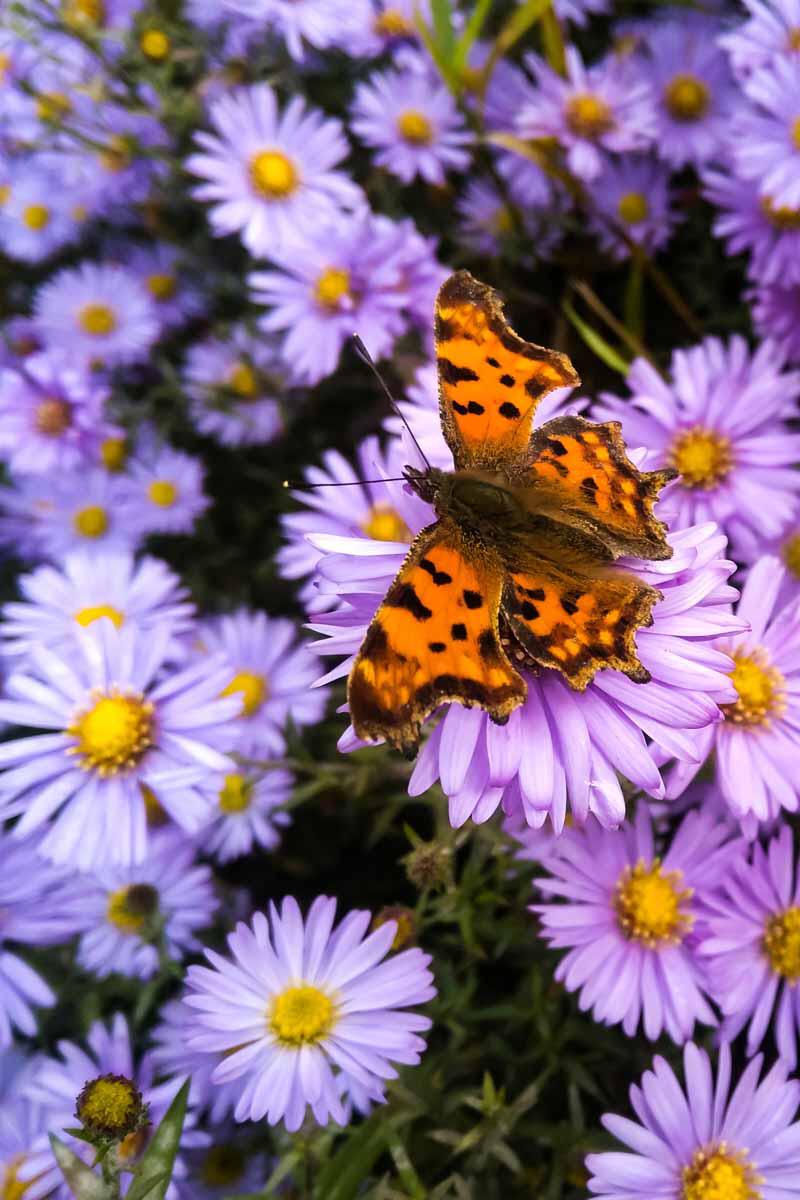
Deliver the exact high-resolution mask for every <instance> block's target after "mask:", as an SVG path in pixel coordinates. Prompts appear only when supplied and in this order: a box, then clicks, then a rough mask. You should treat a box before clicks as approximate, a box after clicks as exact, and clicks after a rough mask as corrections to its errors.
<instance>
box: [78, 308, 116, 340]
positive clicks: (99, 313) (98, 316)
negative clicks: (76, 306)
mask: <svg viewBox="0 0 800 1200" xmlns="http://www.w3.org/2000/svg"><path fill="white" fill-rule="evenodd" d="M78 324H79V325H80V326H81V328H82V329H84V330H85V331H86V333H91V334H93V335H94V336H95V337H107V336H108V334H109V333H113V332H114V330H115V329H116V328H117V318H116V314H115V313H114V310H113V309H112V308H109V306H108V305H107V304H85V305H84V306H83V308H82V309H81V310H80V312H79V313H78Z"/></svg>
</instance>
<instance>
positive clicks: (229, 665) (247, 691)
mask: <svg viewBox="0 0 800 1200" xmlns="http://www.w3.org/2000/svg"><path fill="white" fill-rule="evenodd" d="M295 633H296V631H295V626H294V624H293V623H292V622H291V621H288V620H285V619H283V618H280V617H268V616H267V615H266V613H263V612H249V611H248V610H247V609H244V608H240V609H239V610H238V611H237V612H234V613H230V614H228V615H227V616H223V617H214V618H212V619H211V620H208V621H204V622H202V623H201V625H200V627H199V633H198V640H199V643H200V645H201V646H202V653H201V654H200V659H199V662H198V664H197V666H196V667H195V671H198V670H199V669H200V668H201V667H202V665H203V664H204V663H207V661H208V655H213V656H214V660H215V661H217V662H222V663H224V671H223V675H222V682H221V683H220V684H219V689H218V690H219V691H220V692H221V694H222V695H223V696H226V697H235V702H234V712H235V713H237V712H238V715H237V718H236V720H235V721H234V722H233V724H232V725H231V726H229V727H228V730H227V733H228V735H229V740H230V743H231V746H232V747H233V748H235V749H236V751H237V752H238V753H239V754H243V755H249V756H252V757H254V758H258V759H264V758H269V757H270V756H273V755H274V756H279V755H281V754H282V753H283V751H284V740H283V732H284V729H285V727H286V723H287V721H288V720H289V719H291V721H292V722H293V724H294V725H295V726H296V727H297V728H302V727H303V726H304V725H313V724H314V723H315V722H316V721H319V720H320V718H321V717H322V714H323V712H324V710H325V704H326V700H327V697H326V695H325V693H324V692H321V691H315V690H313V689H312V688H311V684H312V683H313V681H314V679H315V677H316V674H317V672H316V663H315V661H314V657H313V655H312V654H311V653H310V652H309V650H308V648H307V647H306V645H304V644H303V643H297V642H296V641H295ZM230 702H231V701H229V703H230ZM0 753H1V751H0ZM223 770H231V767H230V766H223Z"/></svg>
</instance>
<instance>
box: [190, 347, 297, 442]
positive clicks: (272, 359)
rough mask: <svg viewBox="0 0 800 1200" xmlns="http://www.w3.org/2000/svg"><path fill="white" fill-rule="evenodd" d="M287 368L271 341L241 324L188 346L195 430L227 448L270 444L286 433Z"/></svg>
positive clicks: (192, 414)
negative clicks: (282, 400) (283, 407)
mask: <svg viewBox="0 0 800 1200" xmlns="http://www.w3.org/2000/svg"><path fill="white" fill-rule="evenodd" d="M286 375H287V368H286V364H285V363H284V361H283V357H282V355H281V353H280V348H279V346H278V345H277V344H276V341H275V340H273V339H268V338H264V337H253V336H252V335H251V334H250V333H248V332H247V330H246V329H245V328H244V326H241V325H239V326H237V327H236V328H234V329H233V330H231V332H230V334H228V335H227V336H226V337H215V338H209V339H208V340H207V341H203V342H195V343H194V344H193V345H192V346H190V347H189V351H188V353H187V355H186V364H185V366H184V369H183V379H184V387H185V390H186V393H187V395H188V396H189V397H190V399H191V404H190V409H189V411H190V415H191V418H192V421H193V422H194V425H195V428H196V429H197V430H198V431H199V432H200V433H204V434H206V435H208V436H209V437H213V438H216V439H217V441H219V442H221V443H222V445H224V446H257V445H261V444H263V443H264V442H271V441H272V440H273V439H274V438H276V437H277V436H278V435H279V434H280V433H281V431H282V429H283V421H282V418H281V410H280V405H279V398H280V397H282V396H283V395H284V393H285V391H286V390H287V387H288V384H287V380H286Z"/></svg>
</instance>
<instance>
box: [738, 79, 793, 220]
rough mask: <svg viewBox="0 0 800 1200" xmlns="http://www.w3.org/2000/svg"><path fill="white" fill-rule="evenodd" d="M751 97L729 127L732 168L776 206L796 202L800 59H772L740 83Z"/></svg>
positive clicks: (791, 206)
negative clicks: (751, 182) (749, 104)
mask: <svg viewBox="0 0 800 1200" xmlns="http://www.w3.org/2000/svg"><path fill="white" fill-rule="evenodd" d="M742 87H743V89H744V92H745V95H746V96H747V98H748V99H749V100H750V101H751V102H752V107H751V106H747V107H744V108H742V109H740V111H739V112H738V114H737V116H736V118H735V120H734V121H733V123H732V126H731V140H730V152H731V156H732V159H733V166H734V170H735V172H736V174H737V175H740V176H741V177H742V178H743V179H754V180H757V181H758V188H759V191H760V193H761V195H762V196H768V197H769V199H770V201H771V202H772V204H774V205H775V206H776V207H777V208H783V207H784V206H785V207H787V208H798V207H800V60H798V59H788V58H776V59H774V60H773V62H772V63H770V65H769V66H767V67H762V68H761V69H760V70H757V71H754V72H753V74H752V75H751V76H750V77H749V78H748V79H747V80H746V81H745V82H744V84H743V85H742Z"/></svg>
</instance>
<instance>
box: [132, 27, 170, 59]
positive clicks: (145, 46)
mask: <svg viewBox="0 0 800 1200" xmlns="http://www.w3.org/2000/svg"><path fill="white" fill-rule="evenodd" d="M139 47H140V49H141V51H142V54H145V55H146V56H147V57H148V58H152V59H154V60H155V61H156V62H158V61H160V60H161V59H162V58H166V57H167V55H168V54H169V38H168V37H167V35H166V34H165V33H164V31H163V30H162V29H145V31H144V33H143V34H142V36H141V37H140V38H139Z"/></svg>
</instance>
